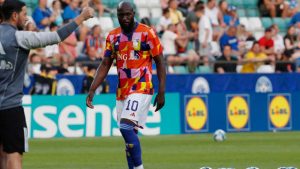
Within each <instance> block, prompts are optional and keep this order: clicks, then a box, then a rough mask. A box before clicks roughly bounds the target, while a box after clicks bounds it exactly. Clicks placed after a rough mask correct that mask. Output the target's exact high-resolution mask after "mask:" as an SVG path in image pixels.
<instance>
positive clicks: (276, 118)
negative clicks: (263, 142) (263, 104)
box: [269, 94, 291, 129]
mask: <svg viewBox="0 0 300 169" xmlns="http://www.w3.org/2000/svg"><path fill="white" fill-rule="evenodd" d="M290 118H291V107H290V96H289V95H286V94H285V95H280V94H278V95H269V121H270V122H269V128H270V129H290V128H291V124H290Z"/></svg>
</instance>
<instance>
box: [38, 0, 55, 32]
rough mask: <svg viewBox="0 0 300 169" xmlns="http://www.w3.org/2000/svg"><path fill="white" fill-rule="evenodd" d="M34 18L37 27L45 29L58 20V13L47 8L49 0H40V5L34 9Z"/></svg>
mask: <svg viewBox="0 0 300 169" xmlns="http://www.w3.org/2000/svg"><path fill="white" fill-rule="evenodd" d="M32 18H33V20H34V22H35V24H36V26H37V28H38V29H41V30H44V29H45V28H47V27H48V26H49V25H50V24H51V23H52V22H54V21H55V20H56V18H57V14H56V13H52V12H51V10H50V9H49V8H47V0H39V6H38V7H37V8H36V9H35V10H34V11H33V14H32Z"/></svg>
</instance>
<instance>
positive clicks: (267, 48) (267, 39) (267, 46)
mask: <svg viewBox="0 0 300 169" xmlns="http://www.w3.org/2000/svg"><path fill="white" fill-rule="evenodd" d="M258 43H259V45H260V47H261V50H262V52H263V53H265V54H267V55H268V56H269V57H274V41H273V39H272V28H267V29H266V30H265V35H264V36H263V37H262V38H260V39H259V41H258Z"/></svg>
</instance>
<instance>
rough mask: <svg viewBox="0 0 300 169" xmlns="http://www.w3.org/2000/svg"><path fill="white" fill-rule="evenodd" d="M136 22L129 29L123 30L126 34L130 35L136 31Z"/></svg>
mask: <svg viewBox="0 0 300 169" xmlns="http://www.w3.org/2000/svg"><path fill="white" fill-rule="evenodd" d="M136 24H137V23H136V22H133V23H132V24H131V25H130V26H129V27H128V28H127V29H124V28H122V31H123V33H125V34H130V33H132V32H133V31H134V29H135V27H136Z"/></svg>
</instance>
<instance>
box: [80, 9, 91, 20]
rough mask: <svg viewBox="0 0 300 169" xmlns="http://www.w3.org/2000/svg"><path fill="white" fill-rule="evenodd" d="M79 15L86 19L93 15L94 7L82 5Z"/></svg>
mask: <svg viewBox="0 0 300 169" xmlns="http://www.w3.org/2000/svg"><path fill="white" fill-rule="evenodd" d="M80 15H81V16H82V17H83V19H84V20H88V19H90V18H92V17H94V9H93V8H91V7H84V8H83V9H82V12H81V14H80Z"/></svg>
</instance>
